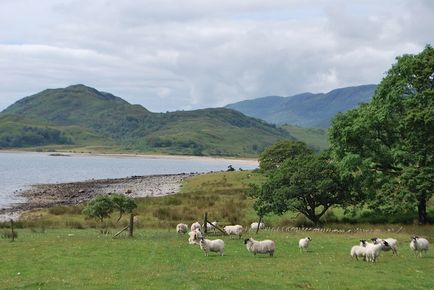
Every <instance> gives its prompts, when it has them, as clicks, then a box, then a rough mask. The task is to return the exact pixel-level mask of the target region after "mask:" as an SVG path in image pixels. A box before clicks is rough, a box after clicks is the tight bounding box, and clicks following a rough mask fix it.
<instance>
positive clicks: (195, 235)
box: [188, 230, 202, 245]
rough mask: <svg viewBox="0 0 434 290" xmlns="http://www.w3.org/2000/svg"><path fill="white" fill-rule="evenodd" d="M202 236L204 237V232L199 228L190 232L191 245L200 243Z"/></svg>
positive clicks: (189, 241)
mask: <svg viewBox="0 0 434 290" xmlns="http://www.w3.org/2000/svg"><path fill="white" fill-rule="evenodd" d="M200 238H202V233H201V232H200V231H199V230H194V231H191V232H189V233H188V243H189V244H190V245H194V244H196V245H199V240H200Z"/></svg>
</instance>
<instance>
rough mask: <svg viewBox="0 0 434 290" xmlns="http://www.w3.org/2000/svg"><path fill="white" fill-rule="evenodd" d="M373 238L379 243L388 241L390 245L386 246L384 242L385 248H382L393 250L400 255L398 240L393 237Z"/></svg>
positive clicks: (374, 241) (394, 253)
mask: <svg viewBox="0 0 434 290" xmlns="http://www.w3.org/2000/svg"><path fill="white" fill-rule="evenodd" d="M371 240H372V242H373V243H374V244H379V243H381V242H382V241H386V242H387V243H388V244H389V246H384V244H383V248H381V250H383V251H385V252H387V251H390V250H392V255H398V241H397V240H395V239H392V238H387V239H379V238H372V239H371Z"/></svg>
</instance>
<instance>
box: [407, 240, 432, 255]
mask: <svg viewBox="0 0 434 290" xmlns="http://www.w3.org/2000/svg"><path fill="white" fill-rule="evenodd" d="M410 249H412V250H413V251H414V253H415V255H416V256H417V253H418V252H419V256H420V257H422V252H425V254H426V253H427V252H428V249H429V242H428V240H427V239H425V238H419V237H418V236H413V237H411V242H410Z"/></svg>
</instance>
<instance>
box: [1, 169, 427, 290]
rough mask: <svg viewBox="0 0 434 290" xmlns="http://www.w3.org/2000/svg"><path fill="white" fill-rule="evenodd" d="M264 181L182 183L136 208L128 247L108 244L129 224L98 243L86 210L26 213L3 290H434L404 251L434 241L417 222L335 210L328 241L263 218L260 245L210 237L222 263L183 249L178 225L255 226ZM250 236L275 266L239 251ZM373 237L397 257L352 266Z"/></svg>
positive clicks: (244, 177)
mask: <svg viewBox="0 0 434 290" xmlns="http://www.w3.org/2000/svg"><path fill="white" fill-rule="evenodd" d="M262 181H263V177H262V176H261V175H260V174H259V173H254V172H248V171H241V172H240V171H238V172H218V173H212V174H206V175H199V176H195V177H192V178H189V179H187V180H185V182H184V184H183V187H182V190H181V192H180V193H178V194H175V195H172V196H165V197H159V198H142V199H138V200H137V201H138V209H137V212H136V214H137V218H138V219H137V222H136V225H135V232H134V237H132V238H128V237H127V236H126V233H122V234H121V235H120V236H118V237H116V238H113V235H114V234H115V233H116V232H117V231H118V230H120V229H121V228H122V227H124V226H125V225H126V223H127V219H126V217H125V218H123V219H122V220H121V221H120V223H116V218H117V217H116V214H113V216H112V219H110V220H109V221H108V223H109V225H110V233H109V234H108V235H103V234H101V233H100V231H99V227H98V224H97V223H96V222H95V221H94V220H92V219H86V218H85V217H84V215H83V214H82V213H81V210H82V208H83V205H78V206H58V207H53V208H50V209H43V210H37V211H33V212H31V213H28V214H26V215H24V216H23V219H22V221H20V222H17V223H16V225H15V226H16V231H17V233H18V238H17V239H16V240H15V241H14V242H10V240H9V239H0V247H1V249H2V254H1V263H0V281H1V286H0V289H80V288H81V289H305V288H308V289H309V288H310V289H410V288H411V289H434V275H433V273H434V255H433V253H432V252H428V255H427V256H424V257H422V258H417V257H415V255H414V254H413V253H412V252H411V250H410V248H409V237H410V236H411V235H413V234H417V235H420V236H424V237H426V238H427V239H428V240H430V241H433V240H434V227H433V226H432V225H427V226H418V225H417V224H415V223H413V222H412V220H413V219H416V220H417V217H416V216H414V217H412V216H410V217H407V218H406V219H405V220H406V223H405V224H400V223H394V224H391V223H387V222H386V223H385V222H384V220H374V219H372V220H371V218H372V215H366V214H365V215H363V213H359V215H358V216H356V217H353V219H348V220H349V221H350V222H351V223H348V222H346V219H345V218H346V216H345V214H344V212H343V210H341V209H338V208H335V209H333V210H332V211H331V213H330V214H327V215H326V219H327V220H325V222H326V224H325V226H324V229H326V230H328V231H330V232H319V231H313V230H312V229H311V230H298V229H297V230H295V229H296V228H295V227H297V226H300V227H301V226H305V227H309V224H308V223H307V221H306V219H303V218H302V217H301V216H297V215H296V214H294V213H287V214H285V215H283V216H275V215H270V216H266V217H265V223H266V224H267V226H269V227H272V229H270V228H267V229H266V230H261V231H260V232H259V234H257V235H256V234H255V233H252V232H246V233H244V234H243V238H242V239H238V238H235V237H233V238H231V237H228V236H221V235H216V234H214V233H210V234H209V235H208V238H210V239H215V238H221V239H223V240H224V241H225V255H224V256H223V257H221V256H219V255H217V254H216V253H211V254H210V255H209V256H208V257H206V256H205V255H204V253H203V252H202V251H201V250H200V248H199V246H197V245H189V244H188V242H187V240H188V236H187V235H180V234H177V233H176V232H175V226H176V224H177V223H179V222H185V223H188V224H191V223H192V222H194V221H196V220H199V221H201V220H202V219H203V214H204V212H205V211H206V212H208V215H209V217H210V219H211V220H214V219H215V220H217V221H219V223H220V225H225V224H242V225H244V226H247V225H249V224H250V223H251V222H252V221H256V220H257V216H256V214H255V212H254V210H253V209H252V207H251V206H252V202H253V201H252V200H251V199H250V198H249V197H248V196H247V195H246V194H245V192H246V190H247V188H248V185H249V184H251V183H260V182H262ZM432 208H433V204H432V200H431V203H430V211H431V212H432ZM363 217H364V218H365V219H366V220H364V221H363V222H357V223H354V222H355V221H357V220H358V219H360V220H362V218H363ZM372 221H374V222H376V221H377V222H379V223H377V222H376V223H372ZM0 226H1V227H2V228H0V234H4V233H6V232H8V231H9V229H8V223H4V224H2V225H0ZM333 230H334V231H335V232H331V231H333ZM337 230H340V231H341V232H340V233H336V231H337ZM250 236H251V237H253V238H255V239H257V240H261V239H272V240H274V241H275V242H276V253H275V256H274V257H269V256H265V255H257V256H253V255H252V254H250V253H249V252H248V251H247V250H246V248H245V246H244V244H243V239H244V238H247V237H250ZM305 236H311V237H312V239H313V241H312V242H311V245H310V247H309V251H308V252H305V253H300V252H299V249H298V240H299V239H300V238H303V237H305ZM372 237H383V238H387V237H393V238H396V239H398V241H399V250H398V252H399V256H392V253H391V252H384V253H382V255H381V257H380V259H379V261H378V262H377V263H367V262H363V261H355V260H352V259H351V257H350V249H351V247H352V246H353V245H356V244H358V242H359V240H360V239H369V238H372Z"/></svg>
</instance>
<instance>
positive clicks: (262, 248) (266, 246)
mask: <svg viewBox="0 0 434 290" xmlns="http://www.w3.org/2000/svg"><path fill="white" fill-rule="evenodd" d="M244 244H245V245H246V248H247V250H248V251H249V252H250V253H253V255H256V254H270V257H272V256H273V255H274V251H275V250H276V246H275V244H274V241H272V240H264V241H256V240H254V239H253V238H248V239H245V240H244Z"/></svg>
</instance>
